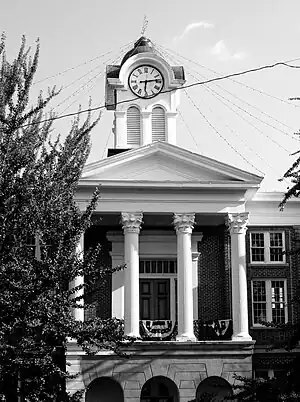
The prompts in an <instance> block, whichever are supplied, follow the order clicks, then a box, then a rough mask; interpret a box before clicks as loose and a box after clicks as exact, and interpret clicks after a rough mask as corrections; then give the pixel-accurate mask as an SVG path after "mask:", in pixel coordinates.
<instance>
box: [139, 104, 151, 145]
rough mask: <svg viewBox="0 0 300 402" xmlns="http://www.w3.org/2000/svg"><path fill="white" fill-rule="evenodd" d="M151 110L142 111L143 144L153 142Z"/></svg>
mask: <svg viewBox="0 0 300 402" xmlns="http://www.w3.org/2000/svg"><path fill="white" fill-rule="evenodd" d="M151 116H152V113H151V112H148V111H147V112H146V111H143V112H141V117H142V143H141V145H147V144H151V142H152V134H151Z"/></svg>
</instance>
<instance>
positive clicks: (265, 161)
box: [163, 51, 289, 185]
mask: <svg viewBox="0 0 300 402" xmlns="http://www.w3.org/2000/svg"><path fill="white" fill-rule="evenodd" d="M166 56H167V57H169V59H170V60H171V61H172V62H173V61H175V62H176V63H177V62H178V60H176V59H175V57H172V56H171V55H170V54H168V53H167V52H165V51H164V52H163V57H166ZM193 71H195V70H194V69H193ZM195 72H196V73H197V74H198V75H200V76H202V74H200V73H199V72H198V71H195ZM188 73H189V74H190V75H191V76H192V77H193V78H194V79H195V80H197V78H196V77H195V76H194V75H193V74H191V73H190V72H189V71H188ZM202 77H203V76H202ZM204 78H205V77H204ZM216 85H217V84H216ZM217 86H218V87H220V86H219V85H217ZM204 89H205V90H206V91H210V92H211V94H212V96H214V98H216V99H217V100H218V101H219V102H221V103H222V104H223V105H224V106H226V107H227V108H229V110H230V111H232V112H233V113H234V114H236V115H237V116H238V117H240V118H242V119H243V120H244V121H245V122H246V123H249V122H248V120H246V119H245V118H243V116H241V115H240V114H239V113H237V111H236V110H234V109H233V108H232V107H230V106H229V105H227V104H226V103H225V102H224V101H223V100H221V99H219V98H218V97H217V96H216V94H217V95H218V96H219V95H220V94H219V93H218V92H217V91H214V90H213V89H212V88H210V87H209V86H208V87H204ZM225 99H226V98H225ZM223 124H225V126H226V127H227V128H228V129H229V130H230V132H232V133H233V134H234V135H235V136H236V137H237V138H238V139H239V140H240V141H241V142H242V143H243V144H244V146H245V147H246V148H248V149H249V151H250V152H252V153H254V154H255V155H256V156H257V157H258V158H259V159H260V160H261V161H262V162H263V163H264V164H265V165H267V166H268V167H269V168H270V169H271V170H273V172H275V173H276V175H277V176H278V177H281V174H280V173H279V172H278V171H277V170H276V169H274V167H273V166H271V165H270V164H269V163H268V161H267V160H266V159H265V158H263V157H262V156H261V155H260V154H259V153H257V152H256V151H255V150H254V149H252V148H251V147H250V146H249V145H248V144H247V143H246V141H245V140H244V139H243V138H242V137H241V136H240V135H238V133H237V132H236V130H234V129H232V128H231V127H229V126H228V125H227V124H226V123H223ZM187 128H188V126H187ZM188 130H189V128H188ZM258 131H259V133H261V134H263V132H262V131H260V130H258ZM189 132H190V130H189ZM190 133H191V132H190ZM191 134H192V133H191ZM263 135H264V134H263ZM264 136H265V137H266V138H268V136H266V135H264ZM193 138H194V137H193ZM275 143H276V142H275ZM276 144H277V143H276ZM196 145H197V144H196ZM277 145H278V146H279V144H277ZM282 148H283V147H282ZM283 149H284V150H285V151H286V149H285V148H283ZM255 169H256V170H258V171H259V172H260V173H262V174H263V175H264V174H265V173H264V172H262V171H261V170H260V169H258V168H257V167H256V168H255ZM283 180H284V181H285V182H286V184H287V185H289V182H288V181H287V180H286V179H283Z"/></svg>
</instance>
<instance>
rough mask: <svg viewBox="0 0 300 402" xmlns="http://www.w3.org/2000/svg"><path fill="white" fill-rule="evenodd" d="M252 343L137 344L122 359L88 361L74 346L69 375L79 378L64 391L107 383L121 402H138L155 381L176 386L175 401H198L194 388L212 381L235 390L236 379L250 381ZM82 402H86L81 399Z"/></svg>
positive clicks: (107, 357) (99, 356)
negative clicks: (115, 388)
mask: <svg viewBox="0 0 300 402" xmlns="http://www.w3.org/2000/svg"><path fill="white" fill-rule="evenodd" d="M253 347H254V342H253V341H249V342H233V341H220V342H216V341H211V342H208V341H207V342H187V343H178V342H137V343H135V344H134V345H133V346H131V347H129V348H128V349H125V351H126V353H127V354H128V355H130V357H129V358H123V357H121V358H120V357H119V356H116V355H115V354H111V353H103V354H97V355H96V356H86V355H85V354H83V353H82V352H81V351H80V349H79V348H78V347H77V345H76V344H70V345H69V348H68V359H67V360H68V362H69V363H70V366H69V371H70V372H71V373H72V374H75V373H79V374H78V376H77V378H76V379H74V380H70V381H69V382H68V386H67V387H68V391H69V392H71V393H74V392H76V391H77V390H81V389H87V387H89V385H90V384H91V382H92V381H93V380H95V379H97V378H100V377H110V378H112V379H114V380H115V381H117V382H118V383H120V384H121V386H122V388H123V391H124V401H125V402H140V395H141V390H142V387H143V385H144V384H145V382H146V381H147V380H149V379H151V378H153V377H155V376H164V377H167V378H169V379H170V380H172V381H174V383H175V384H176V385H177V387H178V390H179V401H180V402H188V401H190V400H192V399H194V398H195V397H196V390H197V387H198V385H199V384H200V383H201V381H203V380H204V379H206V378H207V377H210V376H217V377H221V378H223V379H225V380H227V381H228V382H229V383H230V384H231V385H233V384H234V382H235V379H234V374H238V375H242V376H245V377H250V376H251V375H252V354H253ZM82 401H83V402H84V401H85V397H83V399H82Z"/></svg>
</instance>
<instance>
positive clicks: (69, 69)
mask: <svg viewBox="0 0 300 402" xmlns="http://www.w3.org/2000/svg"><path fill="white" fill-rule="evenodd" d="M131 44H132V41H130V42H128V43H126V44H125V45H123V46H122V47H125V46H130V45H131ZM111 53H114V50H113V49H112V50H109V51H107V52H105V53H102V54H100V55H99V56H96V57H94V58H92V59H90V60H86V61H84V62H83V63H80V64H77V65H76V66H73V67H69V68H67V69H66V70H63V71H60V72H58V73H56V74H53V75H50V76H48V77H45V78H43V79H41V80H39V81H35V82H34V83H33V85H36V84H39V83H41V82H44V81H47V80H50V79H52V78H56V77H59V76H61V75H64V74H66V73H68V72H69V71H73V70H76V69H77V68H79V67H82V66H85V65H87V64H90V63H92V62H93V61H95V60H99V59H100V58H101V57H104V56H107V55H108V54H111Z"/></svg>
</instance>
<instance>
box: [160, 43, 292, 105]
mask: <svg viewBox="0 0 300 402" xmlns="http://www.w3.org/2000/svg"><path fill="white" fill-rule="evenodd" d="M156 46H157V44H156ZM158 46H159V45H158ZM160 47H161V48H164V49H167V50H168V51H170V52H171V53H173V54H175V55H177V56H179V57H181V58H182V59H184V60H187V61H189V62H190V63H193V64H195V65H197V66H199V67H201V68H204V69H205V70H208V71H210V72H212V73H214V74H216V75H219V76H221V75H222V74H221V73H220V72H217V71H215V70H212V69H211V68H208V67H206V66H203V65H202V64H200V63H197V62H196V61H194V60H191V59H189V58H188V57H185V56H182V55H181V54H179V53H177V52H175V51H174V50H171V49H169V48H167V47H162V46H160ZM298 60H300V58H299V57H298V58H295V59H291V60H287V61H286V63H291V62H294V61H298ZM297 68H299V67H297ZM230 81H232V82H234V83H236V84H238V85H241V86H243V87H245V88H248V89H251V90H252V91H255V92H258V93H260V94H261V95H265V96H267V97H269V98H272V99H275V100H278V101H280V102H283V103H286V104H288V105H290V106H294V107H300V105H295V104H293V103H291V102H288V101H287V100H285V99H281V98H279V97H277V96H274V95H271V94H269V93H267V92H265V91H262V90H260V89H257V88H254V87H252V86H250V85H247V84H245V83H243V82H240V81H236V80H234V79H232V78H230Z"/></svg>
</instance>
